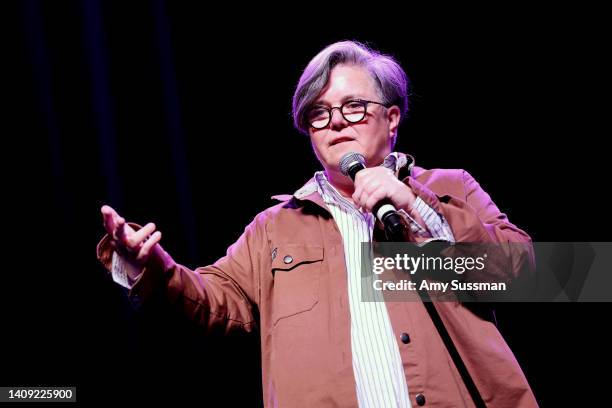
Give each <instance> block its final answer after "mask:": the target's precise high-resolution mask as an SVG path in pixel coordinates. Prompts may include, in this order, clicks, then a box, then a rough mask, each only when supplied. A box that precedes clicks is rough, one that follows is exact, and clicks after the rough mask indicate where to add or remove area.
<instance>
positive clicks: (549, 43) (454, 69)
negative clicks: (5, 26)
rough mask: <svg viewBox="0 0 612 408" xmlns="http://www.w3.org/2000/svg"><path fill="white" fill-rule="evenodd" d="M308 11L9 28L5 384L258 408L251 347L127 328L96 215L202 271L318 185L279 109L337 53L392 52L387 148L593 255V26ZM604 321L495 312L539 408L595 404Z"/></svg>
mask: <svg viewBox="0 0 612 408" xmlns="http://www.w3.org/2000/svg"><path fill="white" fill-rule="evenodd" d="M303 7H304V8H302V9H298V10H293V11H289V10H278V9H276V8H273V7H271V6H270V7H267V6H262V5H260V6H257V7H252V8H244V7H242V6H237V5H235V6H231V5H230V8H234V9H233V10H228V12H227V13H226V14H223V15H220V14H218V13H213V12H212V11H211V10H210V9H209V8H208V6H206V5H204V4H199V5H196V3H195V2H193V3H187V2H178V1H176V2H174V1H161V0H158V1H150V2H144V1H130V2H110V1H85V0H83V1H75V2H61V3H60V2H51V1H48V2H46V1H22V2H18V3H16V7H15V8H14V9H11V10H10V11H11V13H10V14H8V15H9V16H10V20H11V21H10V23H11V25H10V27H11V28H15V30H11V31H10V34H9V35H8V36H7V37H6V38H7V39H8V40H9V42H10V43H11V44H12V45H14V46H15V47H14V49H13V48H10V49H9V50H10V52H8V53H7V54H5V55H9V61H8V62H9V65H11V66H12V67H14V68H15V72H14V74H15V76H14V77H13V76H6V78H7V79H8V81H7V82H8V83H9V84H8V85H9V86H10V85H15V84H16V85H17V87H16V90H17V92H16V93H15V95H11V97H10V99H9V104H10V105H11V107H13V108H17V109H16V110H14V111H13V110H11V111H10V114H9V115H8V116H9V117H8V118H7V119H8V120H9V122H6V123H8V124H6V125H5V150H4V160H3V174H4V176H5V177H4V178H5V182H4V183H3V184H4V192H5V200H4V206H6V209H5V210H3V215H4V223H3V226H4V232H5V233H4V234H3V235H4V237H6V238H7V244H5V247H4V248H5V249H4V254H3V255H4V256H3V264H4V265H5V267H4V268H3V269H4V276H3V279H2V282H3V283H2V285H1V288H2V289H1V290H2V296H1V298H2V308H1V310H2V320H1V321H2V322H3V324H4V327H3V329H2V333H3V336H2V343H1V344H2V352H3V353H2V354H3V361H2V365H1V367H2V368H1V369H0V385H7V386H8V385H76V386H77V387H78V399H79V401H81V402H91V401H94V400H96V401H97V400H104V401H108V402H112V401H119V400H124V399H128V400H131V401H138V400H141V399H147V400H156V399H158V398H177V399H180V400H182V401H186V400H187V399H193V398H195V399H198V404H199V405H201V406H208V405H213V401H214V400H215V399H218V398H222V399H224V401H225V402H226V403H228V404H229V403H243V404H245V405H247V406H250V405H255V406H257V405H258V404H260V402H259V401H260V398H261V395H260V392H261V391H260V367H259V353H258V347H259V344H258V339H257V336H235V337H231V338H221V337H215V336H213V337H203V336H201V334H200V333H199V332H198V329H197V328H196V327H193V326H191V325H190V324H189V323H188V322H185V321H183V320H181V318H180V317H179V316H175V315H173V314H172V312H168V311H164V310H158V311H156V313H154V314H151V315H150V314H147V315H142V314H141V313H139V312H137V311H136V310H134V309H133V308H132V307H131V306H130V305H129V303H128V302H127V300H126V297H125V293H124V291H123V290H122V289H120V288H119V287H117V286H116V285H115V284H113V283H112V282H111V281H110V280H109V278H108V276H107V274H106V273H105V271H104V270H103V269H102V268H101V266H100V265H99V264H98V263H97V261H96V259H95V253H94V249H95V245H96V243H97V241H98V240H99V239H100V237H101V236H102V233H103V229H102V226H101V218H100V215H99V207H100V206H101V205H102V204H103V203H107V204H110V205H112V206H114V207H115V208H116V209H117V210H118V211H119V212H120V213H121V214H123V215H125V216H126V218H128V219H129V220H133V221H135V222H139V223H145V222H147V221H154V222H156V224H157V225H158V227H159V228H160V229H161V230H162V231H163V233H164V238H163V245H164V247H165V248H166V249H167V250H168V251H169V252H170V253H171V254H172V255H173V256H174V258H175V259H177V260H178V261H180V262H181V263H183V264H186V265H188V266H191V267H195V266H197V265H205V264H208V263H211V262H213V261H214V260H215V259H217V258H218V257H220V256H221V255H223V254H224V253H225V249H226V248H227V246H228V245H229V244H231V243H232V242H233V241H234V240H235V239H236V238H237V237H238V236H239V235H240V233H241V232H242V230H243V228H244V226H245V225H246V224H247V223H248V222H250V220H251V219H252V218H253V217H254V216H255V214H257V213H258V212H259V211H261V210H263V209H264V208H266V207H267V206H269V205H271V203H272V202H271V201H270V199H269V197H270V196H271V195H273V194H276V193H286V192H293V191H294V190H295V189H296V188H298V187H299V186H301V184H302V183H303V182H304V181H305V180H306V179H307V178H308V177H310V176H311V175H312V173H313V172H314V171H315V170H316V169H318V168H319V167H318V163H317V162H316V160H315V158H314V156H313V155H312V153H311V151H310V146H309V143H308V140H307V138H305V137H303V136H300V135H299V134H298V133H297V131H295V130H294V129H293V128H292V124H291V123H292V122H291V117H290V99H291V95H292V92H293V89H294V86H295V83H296V82H297V79H298V78H299V75H300V73H301V69H303V67H304V66H305V64H306V63H307V62H308V60H309V59H310V58H311V57H312V56H314V55H315V54H316V53H317V52H318V51H319V50H320V49H321V48H322V47H324V46H325V45H327V44H329V43H331V42H334V41H337V40H341V39H356V40H359V41H364V42H368V43H369V44H371V45H372V46H374V47H376V48H379V49H381V50H382V51H384V52H387V53H391V54H393V55H394V56H396V57H397V58H398V59H399V61H400V62H401V63H402V65H403V66H404V68H405V69H406V71H407V73H408V75H409V76H410V78H411V79H412V84H413V91H414V94H415V95H414V98H413V101H412V109H411V113H410V117H409V118H408V120H407V121H405V122H404V123H403V124H402V127H401V129H400V133H399V142H398V146H397V149H398V150H400V151H406V152H410V153H412V154H413V155H414V156H415V157H416V160H417V164H419V165H421V166H424V167H430V168H431V167H447V168H465V169H467V170H468V171H470V172H471V173H472V174H473V175H474V176H475V178H476V179H477V180H479V181H480V183H481V185H482V186H483V187H484V188H485V189H486V190H487V191H488V192H489V193H490V194H491V196H492V197H493V198H494V200H495V201H496V203H497V204H498V206H499V207H500V208H501V209H502V211H504V212H507V213H508V215H509V216H510V219H511V221H513V222H514V223H516V224H517V225H519V226H521V227H522V228H524V229H525V230H527V231H528V232H529V233H530V234H531V235H532V237H533V239H534V241H580V240H584V241H597V240H601V241H605V240H609V239H608V238H607V237H608V231H609V227H608V225H609V221H608V220H607V218H608V215H607V211H606V209H607V205H606V204H607V198H606V191H605V190H606V189H607V188H606V185H607V182H606V181H607V180H606V179H607V178H608V172H607V171H605V170H604V169H605V168H606V164H607V163H605V161H604V160H606V156H607V155H606V153H605V148H604V144H605V138H607V137H609V133H606V132H605V131H604V130H603V128H602V127H601V124H602V123H603V113H604V101H605V98H604V95H605V91H604V89H605V88H604V86H606V85H607V83H606V81H607V78H604V75H603V74H604V72H605V70H604V67H603V63H604V60H605V52H604V50H605V47H604V43H605V36H604V34H605V33H604V31H605V30H604V26H603V25H601V24H600V22H599V21H598V18H597V14H598V13H597V12H596V11H578V10H574V9H566V10H558V9H547V10H542V11H535V10H533V9H512V10H511V9H504V10H488V9H486V10H485V9H480V10H476V9H474V10H468V9H462V10H442V9H439V10H436V11H435V12H431V11H429V12H423V11H420V10H411V9H408V10H407V11H403V10H402V11H400V10H398V9H397V8H396V6H389V5H382V4H379V5H369V6H367V7H366V6H364V7H363V8H359V9H357V6H356V5H354V4H352V5H350V7H351V8H352V10H348V8H349V5H348V4H346V5H343V7H344V8H343V10H342V11H339V10H332V9H330V8H329V6H328V5H326V4H320V5H314V4H310V5H307V6H306V5H305V6H303ZM349 11H352V12H349ZM12 12H14V13H12ZM279 12H283V14H279ZM298 16H299V18H298ZM13 112H14V113H13ZM245 162H246V163H247V164H241V163H245ZM609 312H610V307H609V305H607V304H503V305H499V307H498V308H497V318H498V321H499V328H500V331H501V332H502V334H503V335H504V337H505V338H506V339H507V341H508V343H509V344H510V346H511V348H512V349H513V350H514V352H515V354H516V356H517V358H518V359H519V362H520V363H521V365H522V367H523V369H524V371H525V373H526V375H527V377H528V379H529V381H530V383H531V384H532V387H533V389H534V392H535V394H536V396H537V398H538V400H539V401H540V402H541V404H542V406H559V405H569V404H571V403H584V402H585V401H587V400H592V401H594V400H597V399H599V398H600V395H601V393H602V392H601V391H602V390H601V387H602V385H601V382H598V381H597V380H596V378H597V377H598V375H596V374H595V369H596V368H597V367H598V366H601V367H605V366H606V365H607V364H608V363H609V352H608V351H607V349H606V347H607V344H608V342H609V339H610V336H609V334H607V333H606V334H605V333H604V327H605V326H606V322H607V321H608V313H609Z"/></svg>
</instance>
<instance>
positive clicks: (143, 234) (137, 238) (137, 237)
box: [128, 222, 155, 247]
mask: <svg viewBox="0 0 612 408" xmlns="http://www.w3.org/2000/svg"><path fill="white" fill-rule="evenodd" d="M154 231H155V224H153V223H152V222H150V223H148V224H147V225H145V226H144V227H142V228H141V229H139V230H138V231H136V232H134V233H133V234H131V236H130V237H129V238H128V243H129V244H130V246H131V247H137V246H139V245H140V244H142V243H143V242H142V241H144V240H145V239H146V238H147V237H148V236H149V235H151V234H152V233H153V232H154Z"/></svg>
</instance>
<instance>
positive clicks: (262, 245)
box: [97, 214, 271, 333]
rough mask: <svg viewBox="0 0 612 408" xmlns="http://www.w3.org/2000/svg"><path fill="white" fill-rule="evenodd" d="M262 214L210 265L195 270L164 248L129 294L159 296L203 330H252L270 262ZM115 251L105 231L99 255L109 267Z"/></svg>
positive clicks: (141, 299) (138, 299)
mask: <svg viewBox="0 0 612 408" xmlns="http://www.w3.org/2000/svg"><path fill="white" fill-rule="evenodd" d="M264 218H265V217H263V216H262V214H260V215H258V216H257V217H256V218H255V220H253V222H252V223H251V224H249V225H248V226H247V227H246V228H245V230H244V233H243V234H242V235H241V236H240V238H239V239H238V240H237V241H236V242H235V243H234V244H233V245H231V246H230V247H229V248H228V249H227V253H226V255H225V256H224V257H222V258H220V259H219V260H217V261H216V262H215V263H214V264H212V265H208V266H205V267H199V268H197V269H195V270H191V269H189V268H187V267H186V266H183V265H180V264H178V263H176V262H175V261H174V260H173V259H172V257H171V256H170V255H168V254H167V253H166V252H165V251H163V250H162V251H161V255H160V256H158V257H151V258H150V259H151V261H150V262H149V263H148V264H147V265H146V266H145V267H144V270H143V273H142V274H141V275H140V277H139V278H138V280H137V281H136V282H135V283H134V285H133V286H132V288H131V290H130V291H129V295H128V296H129V298H130V299H131V300H132V301H134V302H135V303H138V304H143V305H144V304H146V303H148V302H150V301H151V300H152V299H154V298H159V297H161V298H162V299H163V300H164V301H166V302H168V303H169V304H171V305H173V306H175V307H177V308H179V309H180V310H181V312H182V313H184V314H185V315H186V316H187V317H188V318H190V319H191V320H193V321H195V322H196V323H198V324H199V325H201V326H202V327H203V328H204V329H205V331H210V330H212V329H216V330H219V329H220V330H222V331H223V332H224V333H228V332H230V331H233V330H237V329H241V330H246V331H248V332H251V331H253V330H254V329H255V328H256V325H257V322H256V315H257V305H258V304H259V297H260V291H259V288H260V278H259V277H260V273H259V272H260V271H261V270H262V268H265V267H266V266H267V267H268V268H269V263H270V262H271V261H270V251H269V245H268V241H267V237H266V232H265V225H263V221H264ZM112 251H113V249H112V247H111V246H110V240H109V237H108V235H107V236H105V237H104V238H103V239H102V240H101V241H100V243H99V244H98V248H97V256H98V259H99V260H100V261H101V262H102V264H103V265H104V266H105V267H106V269H107V270H108V271H110V270H111V269H110V268H111V267H112V266H111V259H112Z"/></svg>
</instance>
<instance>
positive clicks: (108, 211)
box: [100, 205, 117, 234]
mask: <svg viewBox="0 0 612 408" xmlns="http://www.w3.org/2000/svg"><path fill="white" fill-rule="evenodd" d="M100 211H101V212H102V223H103V225H104V228H105V229H106V232H108V233H109V234H112V233H113V230H114V229H115V218H116V217H117V212H116V211H115V210H113V209H112V207H110V206H108V205H103V206H102V208H101V210H100Z"/></svg>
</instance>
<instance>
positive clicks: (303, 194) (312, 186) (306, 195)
mask: <svg viewBox="0 0 612 408" xmlns="http://www.w3.org/2000/svg"><path fill="white" fill-rule="evenodd" d="M271 198H272V199H274V200H278V201H282V202H284V201H289V200H291V199H296V200H298V201H299V200H305V201H311V202H313V203H315V204H316V205H318V206H319V207H322V208H323V209H325V210H327V211H329V209H328V208H327V205H326V204H325V203H324V202H323V197H321V194H319V190H318V187H317V180H315V178H314V177H311V178H310V180H308V181H307V182H306V184H304V185H303V186H302V187H300V188H299V189H297V190H296V191H295V192H294V193H293V195H291V194H277V195H273V196H272V197H271Z"/></svg>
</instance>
